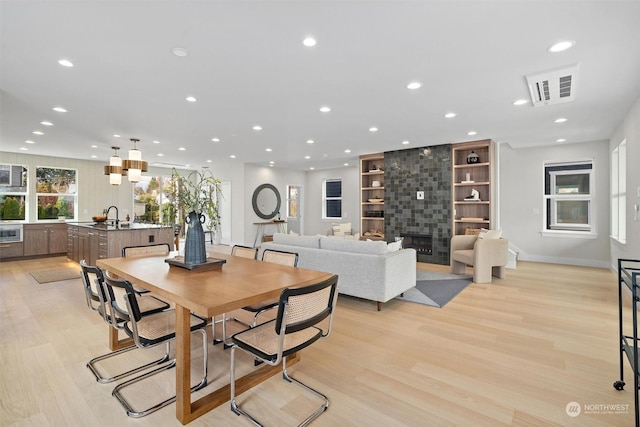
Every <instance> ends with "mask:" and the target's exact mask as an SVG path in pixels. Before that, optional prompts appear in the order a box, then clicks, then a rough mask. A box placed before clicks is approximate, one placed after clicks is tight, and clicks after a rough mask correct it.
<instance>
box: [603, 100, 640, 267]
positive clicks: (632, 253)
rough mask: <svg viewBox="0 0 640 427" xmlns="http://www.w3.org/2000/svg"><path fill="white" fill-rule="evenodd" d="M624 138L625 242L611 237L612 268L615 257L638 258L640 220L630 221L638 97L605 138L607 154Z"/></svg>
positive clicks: (638, 141)
mask: <svg viewBox="0 0 640 427" xmlns="http://www.w3.org/2000/svg"><path fill="white" fill-rule="evenodd" d="M624 139H626V140H627V212H626V213H627V243H626V244H625V245H622V244H620V243H618V242H617V241H615V240H614V239H611V266H612V267H614V268H616V269H617V265H618V258H626V259H636V260H640V220H638V221H636V220H634V206H635V205H639V206H640V98H639V99H638V101H636V103H635V105H634V106H633V108H632V109H631V111H629V114H627V116H626V117H625V118H624V121H623V122H622V124H621V125H620V127H619V128H618V129H616V131H615V132H614V134H613V136H612V137H611V139H610V140H609V155H610V154H611V152H612V151H613V149H614V148H615V147H616V146H617V145H618V144H620V143H621V142H622V141H623V140H624ZM638 218H639V219H640V213H639V214H638Z"/></svg>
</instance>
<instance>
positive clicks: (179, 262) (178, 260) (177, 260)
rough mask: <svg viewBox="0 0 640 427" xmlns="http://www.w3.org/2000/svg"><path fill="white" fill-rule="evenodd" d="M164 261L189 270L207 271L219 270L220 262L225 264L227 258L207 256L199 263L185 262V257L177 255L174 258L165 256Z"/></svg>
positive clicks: (172, 265)
mask: <svg viewBox="0 0 640 427" xmlns="http://www.w3.org/2000/svg"><path fill="white" fill-rule="evenodd" d="M164 262H166V263H167V264H169V265H170V266H171V267H180V268H185V269H187V270H191V271H209V270H220V269H221V268H222V264H225V263H226V262H227V260H226V259H221V258H211V257H207V258H206V259H205V260H204V262H201V263H187V262H186V261H185V257H183V256H179V255H178V256H175V257H174V258H167V259H165V260H164Z"/></svg>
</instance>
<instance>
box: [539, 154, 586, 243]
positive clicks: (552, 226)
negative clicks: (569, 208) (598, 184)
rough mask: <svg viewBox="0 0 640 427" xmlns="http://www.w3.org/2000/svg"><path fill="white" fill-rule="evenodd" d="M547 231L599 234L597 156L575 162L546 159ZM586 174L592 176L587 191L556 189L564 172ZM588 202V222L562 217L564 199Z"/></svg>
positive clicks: (544, 208) (567, 234)
mask: <svg viewBox="0 0 640 427" xmlns="http://www.w3.org/2000/svg"><path fill="white" fill-rule="evenodd" d="M543 170H544V189H543V190H544V191H543V203H544V207H543V212H544V219H543V232H542V234H543V235H552V236H558V235H565V236H573V237H575V236H578V237H587V236H595V233H596V230H595V194H594V189H595V165H594V161H593V160H581V161H574V162H553V161H546V162H544V164H543ZM579 174H586V175H588V179H589V189H588V193H586V194H571V193H568V194H562V193H556V185H555V184H556V177H558V176H562V175H579ZM567 201H571V202H587V209H586V211H587V222H586V223H563V222H561V221H559V218H558V214H559V211H560V209H559V205H560V204H561V203H562V202H567Z"/></svg>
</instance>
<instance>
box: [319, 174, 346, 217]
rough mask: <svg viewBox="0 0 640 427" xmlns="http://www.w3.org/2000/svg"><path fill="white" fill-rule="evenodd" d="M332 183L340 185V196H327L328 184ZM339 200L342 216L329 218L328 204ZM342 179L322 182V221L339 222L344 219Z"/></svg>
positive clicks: (330, 179)
mask: <svg viewBox="0 0 640 427" xmlns="http://www.w3.org/2000/svg"><path fill="white" fill-rule="evenodd" d="M332 182H339V183H340V196H338V197H335V196H330V197H329V196H327V184H328V183H332ZM334 200H337V201H339V202H340V215H339V216H328V212H327V202H328V201H334ZM342 214H343V212H342V178H327V179H324V180H322V219H323V220H331V221H337V220H341V219H342Z"/></svg>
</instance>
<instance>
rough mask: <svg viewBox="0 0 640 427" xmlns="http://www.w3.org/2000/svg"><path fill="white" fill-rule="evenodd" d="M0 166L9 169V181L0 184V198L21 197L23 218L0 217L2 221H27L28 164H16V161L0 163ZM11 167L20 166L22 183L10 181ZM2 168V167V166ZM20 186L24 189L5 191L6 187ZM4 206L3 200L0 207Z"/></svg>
mask: <svg viewBox="0 0 640 427" xmlns="http://www.w3.org/2000/svg"><path fill="white" fill-rule="evenodd" d="M0 166H8V170H9V175H8V177H9V183H8V184H0V198H3V200H6V199H7V198H8V197H13V198H18V200H20V199H22V202H23V208H22V209H23V218H4V217H2V218H0V219H1V220H3V221H17V222H27V221H28V219H29V166H28V165H25V164H16V163H2V164H0ZM12 167H21V168H22V182H21V184H24V185H12V184H13V182H12V181H11V177H12V175H11V168H12ZM3 170H4V168H3ZM16 187H17V188H21V187H24V191H7V190H5V189H6V188H16ZM3 207H4V202H3V203H2V204H0V208H3Z"/></svg>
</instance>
